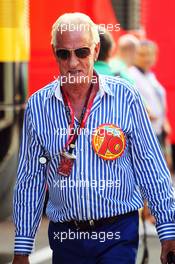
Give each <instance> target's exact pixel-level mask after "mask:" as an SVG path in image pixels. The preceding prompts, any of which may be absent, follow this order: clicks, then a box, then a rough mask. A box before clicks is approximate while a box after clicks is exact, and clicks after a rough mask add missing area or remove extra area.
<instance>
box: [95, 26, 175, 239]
mask: <svg viewBox="0 0 175 264" xmlns="http://www.w3.org/2000/svg"><path fill="white" fill-rule="evenodd" d="M99 35H100V42H101V48H100V53H99V57H98V60H97V61H96V62H95V70H96V71H97V72H98V73H100V74H106V75H111V76H117V77H121V78H124V79H125V80H127V81H128V82H129V83H130V84H132V85H133V86H134V88H136V89H138V91H139V93H140V95H141V97H142V100H143V103H144V105H145V108H146V110H147V114H148V116H149V118H150V121H151V123H152V127H153V129H154V131H155V134H156V136H157V140H158V141H159V143H160V146H161V149H162V152H163V153H164V156H165V159H166V161H167V164H168V167H169V169H170V171H171V173H172V178H174V177H173V175H175V167H174V166H173V164H175V155H174V153H173V147H174V146H173V145H172V148H171V144H170V140H169V135H170V133H171V126H170V123H169V120H168V118H167V112H168V105H167V100H166V89H165V87H163V85H162V84H161V83H160V81H159V80H158V78H157V76H156V74H155V73H154V72H153V70H152V67H153V66H155V64H156V62H157V59H158V51H159V50H158V45H157V44H156V43H155V42H154V41H152V40H150V39H146V38H141V39H140V38H138V37H136V36H134V35H133V34H125V35H122V36H121V37H119V39H118V41H117V43H115V41H114V39H113V37H112V35H111V33H110V32H108V31H104V30H103V31H100V30H99ZM140 215H142V220H143V221H144V222H145V224H146V226H147V234H149V235H155V228H154V227H153V226H152V224H153V225H154V224H155V219H154V217H153V216H151V214H150V211H149V209H148V207H147V202H146V201H145V206H144V209H143V210H142V211H141V212H140Z"/></svg>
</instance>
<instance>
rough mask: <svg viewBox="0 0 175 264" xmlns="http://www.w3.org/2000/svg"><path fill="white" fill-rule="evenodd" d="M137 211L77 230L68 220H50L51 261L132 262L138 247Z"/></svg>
mask: <svg viewBox="0 0 175 264" xmlns="http://www.w3.org/2000/svg"><path fill="white" fill-rule="evenodd" d="M138 221H139V219H138V212H137V211H135V212H134V213H132V214H125V215H123V216H122V217H121V216H120V217H119V218H118V219H117V218H116V222H114V223H112V224H106V225H105V226H101V227H98V228H95V229H94V230H91V231H79V230H78V231H77V229H76V228H73V227H72V228H70V226H69V225H68V224H67V223H53V222H50V224H49V243H50V247H51V249H52V251H53V258H52V263H53V264H70V263H73V264H74V263H75V264H135V262H136V255H137V250H138Z"/></svg>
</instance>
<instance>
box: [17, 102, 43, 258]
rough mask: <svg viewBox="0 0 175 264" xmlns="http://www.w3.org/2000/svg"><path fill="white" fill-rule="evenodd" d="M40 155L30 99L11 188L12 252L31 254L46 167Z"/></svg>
mask: <svg viewBox="0 0 175 264" xmlns="http://www.w3.org/2000/svg"><path fill="white" fill-rule="evenodd" d="M42 154H43V150H42V147H41V145H40V142H39V139H38V136H37V134H36V132H35V130H34V125H33V123H32V116H31V110H30V105H29V102H28V104H27V107H26V110H25V113H24V121H23V131H22V140H21V145H20V151H19V161H18V171H17V181H16V185H15V188H14V199H13V204H14V205H13V221H14V224H15V228H16V230H15V249H14V252H15V254H17V253H25V254H30V253H31V252H32V249H33V245H34V238H35V234H36V231H37V228H38V226H39V223H40V220H41V216H42V210H43V203H44V196H45V186H46V184H45V182H46V179H45V168H44V166H43V165H41V164H40V163H39V157H40V156H41V155H42Z"/></svg>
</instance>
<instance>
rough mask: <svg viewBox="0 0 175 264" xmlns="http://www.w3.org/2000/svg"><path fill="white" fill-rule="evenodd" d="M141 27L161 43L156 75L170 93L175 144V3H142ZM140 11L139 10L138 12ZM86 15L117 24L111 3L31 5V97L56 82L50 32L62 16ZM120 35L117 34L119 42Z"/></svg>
mask: <svg viewBox="0 0 175 264" xmlns="http://www.w3.org/2000/svg"><path fill="white" fill-rule="evenodd" d="M141 7H142V8H141V11H140V12H141V22H140V23H141V24H142V26H143V27H144V28H145V30H146V35H147V37H148V38H150V39H152V40H154V41H156V42H157V44H158V46H159V48H160V52H159V60H158V63H157V66H156V68H155V71H156V73H157V76H158V79H159V80H160V81H161V83H162V84H163V85H164V86H165V88H166V90H167V99H168V115H169V118H170V122H171V126H172V130H173V133H172V137H171V140H172V142H173V143H175V107H174V104H175V89H174V85H175V81H174V76H173V74H174V67H173V66H174V65H173V64H174V61H175V49H174V48H173V47H174V46H175V37H174V35H173V30H174V28H173V26H174V23H175V16H174V10H175V1H174V0H169V1H168V4H165V3H164V1H159V0H154V1H152V0H141ZM138 10H139V9H138ZM76 11H78V12H84V13H86V14H88V15H89V16H90V17H91V18H92V19H93V20H94V22H96V23H99V24H101V23H104V24H107V23H111V24H116V23H118V22H117V19H116V16H115V12H114V10H113V7H112V1H110V0H103V1H101V0H93V1H92V0H83V1H82V0H73V1H69V0H64V1H62V2H61V3H60V1H58V0H52V1H49V0H45V1H42V0H38V1H34V0H31V1H30V27H31V59H30V63H29V95H30V94H32V93H33V92H34V91H36V90H38V89H40V88H41V87H42V86H44V85H45V84H47V83H48V82H50V81H52V80H53V78H54V76H57V75H58V68H57V65H56V62H55V60H54V58H53V56H52V51H51V46H50V30H51V26H52V24H53V22H54V21H55V20H56V18H57V17H58V16H60V15H61V14H63V13H66V12H76ZM118 35H119V33H116V32H115V35H114V37H115V38H117V36H118Z"/></svg>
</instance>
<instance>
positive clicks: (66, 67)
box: [54, 30, 100, 85]
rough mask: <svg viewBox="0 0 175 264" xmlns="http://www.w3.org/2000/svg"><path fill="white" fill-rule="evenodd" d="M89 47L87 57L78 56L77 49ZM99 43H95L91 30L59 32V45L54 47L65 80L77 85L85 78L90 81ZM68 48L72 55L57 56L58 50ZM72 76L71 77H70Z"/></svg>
mask: <svg viewBox="0 0 175 264" xmlns="http://www.w3.org/2000/svg"><path fill="white" fill-rule="evenodd" d="M83 47H87V48H89V49H90V54H89V55H88V56H87V57H85V58H79V57H78V56H76V54H75V52H74V51H72V49H73V50H75V49H79V48H83ZM99 48H100V47H99V44H97V45H96V44H95V43H94V42H93V39H92V35H91V32H90V31H83V30H82V31H78V30H77V31H69V30H67V31H64V32H62V34H61V32H58V33H57V45H56V47H55V48H54V54H55V57H56V60H57V62H58V65H59V69H60V74H61V76H62V77H63V76H64V81H66V80H67V81H68V83H69V81H70V80H71V84H73V83H72V82H74V83H75V85H77V84H78V83H82V82H83V80H85V78H84V77H86V80H88V81H90V79H91V76H92V73H93V66H94V60H95V59H96V58H97V57H98V52H99ZM58 49H67V50H69V49H70V50H71V51H70V56H69V57H68V58H67V59H62V58H58V57H57V56H56V53H55V52H56V50H58ZM70 77H71V78H70Z"/></svg>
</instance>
